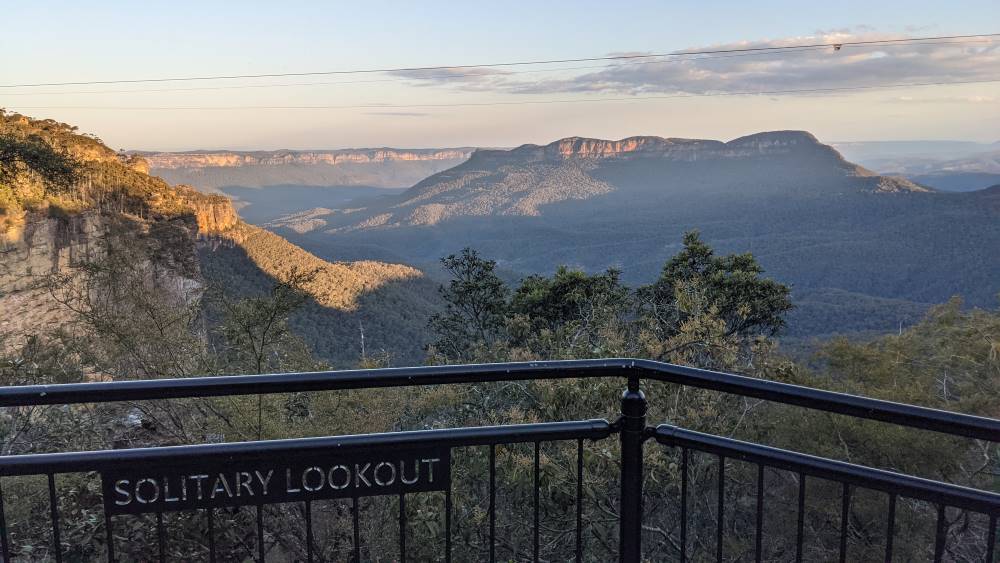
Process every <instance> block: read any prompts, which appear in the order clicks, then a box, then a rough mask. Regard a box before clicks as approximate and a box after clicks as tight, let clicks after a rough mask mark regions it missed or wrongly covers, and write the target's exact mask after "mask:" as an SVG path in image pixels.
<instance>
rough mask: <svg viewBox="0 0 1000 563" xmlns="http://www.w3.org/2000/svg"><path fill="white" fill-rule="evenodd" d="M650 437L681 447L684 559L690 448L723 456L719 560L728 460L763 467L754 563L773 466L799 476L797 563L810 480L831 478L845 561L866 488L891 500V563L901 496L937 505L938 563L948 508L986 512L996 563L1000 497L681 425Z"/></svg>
mask: <svg viewBox="0 0 1000 563" xmlns="http://www.w3.org/2000/svg"><path fill="white" fill-rule="evenodd" d="M648 436H649V437H651V438H654V439H655V440H656V441H657V442H658V443H660V444H663V445H665V446H670V447H676V448H680V449H681V464H680V471H681V510H680V512H681V514H680V518H681V539H680V551H681V561H685V560H686V559H687V544H688V542H687V537H686V535H687V533H686V529H687V518H688V506H687V504H688V501H687V498H688V491H687V489H688V458H689V455H688V450H694V451H698V452H703V453H706V454H713V455H716V456H718V467H719V469H718V485H717V487H718V491H717V495H718V497H717V498H718V506H717V508H716V516H717V522H716V550H717V553H716V558H717V559H718V560H719V561H721V560H722V559H723V546H724V535H725V534H724V532H725V525H724V514H725V510H726V506H725V502H724V499H725V492H724V491H725V485H726V479H725V462H726V460H727V459H733V460H739V461H744V462H749V463H754V464H757V469H758V471H757V493H756V494H757V503H756V522H755V528H756V529H755V545H754V550H755V552H754V560H755V561H758V562H759V561H762V560H763V553H762V552H763V542H762V540H763V519H764V494H765V491H764V468H765V467H770V468H773V469H780V470H785V471H790V472H793V473H796V474H797V475H798V480H799V487H798V514H797V519H798V522H797V528H796V538H795V547H796V559H795V560H796V561H802V560H803V544H804V516H805V498H806V484H805V483H806V477H815V478H820V479H826V480H828V481H833V482H835V483H839V484H841V486H842V489H841V517H840V530H839V533H840V547H839V551H840V561H842V562H843V561H847V560H848V558H847V537H848V519H849V514H850V504H851V488H852V487H860V488H864V489H870V490H874V491H879V492H883V493H886V494H887V495H888V496H889V507H888V516H887V523H886V530H887V531H886V544H885V560H886V561H892V560H893V545H894V542H893V536H894V534H895V514H896V503H897V496H904V497H908V498H912V499H916V500H920V501H925V502H928V503H931V504H933V505H935V506H936V507H937V523H936V529H937V532H936V534H935V545H934V561H941V560H942V558H943V556H944V551H945V544H946V541H947V537H946V532H945V526H946V523H945V508H946V507H954V508H958V509H962V510H968V511H971V512H978V513H980V514H984V515H986V516H987V518H988V519H989V523H988V526H987V531H986V538H985V539H986V553H985V559H984V560H985V561H987V562H988V563H991V562H992V561H993V560H994V554H995V549H996V542H997V518H998V516H1000V494H998V493H995V492H990V491H983V490H979V489H972V488H969V487H962V486H960V485H954V484H950V483H942V482H940V481H933V480H930V479H923V478H920V477H914V476H912V475H904V474H901V473H895V472H892V471H885V470H881V469H874V468H871V467H865V466H862V465H856V464H852V463H847V462H843V461H837V460H832V459H827V458H823V457H818V456H813V455H808V454H803V453H798V452H792V451H788V450H783V449H779V448H773V447H769V446H762V445H759V444H753V443H749V442H743V441H740V440H734V439H732V438H725V437H722V436H715V435H712V434H706V433H702V432H695V431H692V430H686V429H683V428H678V427H676V426H672V425H668V424H661V425H660V426H657V427H656V428H655V429H654V428H650V429H649V432H648Z"/></svg>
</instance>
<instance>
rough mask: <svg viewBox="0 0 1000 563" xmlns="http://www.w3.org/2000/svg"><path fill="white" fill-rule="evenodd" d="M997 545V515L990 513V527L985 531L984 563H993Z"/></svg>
mask: <svg viewBox="0 0 1000 563" xmlns="http://www.w3.org/2000/svg"><path fill="white" fill-rule="evenodd" d="M996 547H997V515H996V514H991V515H990V529H989V531H988V532H986V563H993V559H994V557H995V551H996Z"/></svg>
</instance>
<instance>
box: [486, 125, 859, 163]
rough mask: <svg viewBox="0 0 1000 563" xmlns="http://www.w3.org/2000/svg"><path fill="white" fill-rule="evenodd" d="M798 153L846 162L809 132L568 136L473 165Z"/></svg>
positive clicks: (492, 153) (495, 153) (493, 154)
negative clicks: (724, 137) (717, 137)
mask: <svg viewBox="0 0 1000 563" xmlns="http://www.w3.org/2000/svg"><path fill="white" fill-rule="evenodd" d="M795 151H803V152H814V153H815V152H821V153H823V154H824V155H825V156H828V157H830V158H832V159H835V160H840V161H841V162H843V159H841V158H840V155H839V154H838V153H837V151H835V150H834V149H832V148H831V147H829V146H827V145H824V144H822V143H820V142H819V141H818V140H817V139H816V137H814V136H813V135H812V134H811V133H808V132H806V131H771V132H766V133H756V134H754V135H748V136H746V137H740V138H738V139H734V140H732V141H729V142H722V141H714V140H709V139H678V138H663V137H653V136H642V137H628V138H625V139H621V140H618V141H610V140H604V139H588V138H584V137H568V138H566V139H560V140H558V141H554V142H552V143H549V144H547V145H544V146H539V145H522V146H520V147H517V148H515V149H513V150H509V151H505V150H478V151H476V152H475V153H474V154H473V155H472V157H471V159H470V162H472V163H477V162H484V161H485V162H489V161H501V160H522V161H529V162H537V161H553V162H555V161H560V160H567V159H630V158H642V157H655V158H661V159H668V160H680V161H695V160H705V159H711V158H741V157H751V156H762V155H783V154H788V153H791V152H795Z"/></svg>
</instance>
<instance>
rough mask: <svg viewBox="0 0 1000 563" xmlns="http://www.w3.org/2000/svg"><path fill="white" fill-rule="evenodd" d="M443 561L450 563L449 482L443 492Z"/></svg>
mask: <svg viewBox="0 0 1000 563" xmlns="http://www.w3.org/2000/svg"><path fill="white" fill-rule="evenodd" d="M444 530H445V531H444V561H445V563H451V482H450V481H449V482H448V488H447V489H445V491H444Z"/></svg>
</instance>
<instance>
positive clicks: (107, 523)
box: [4, 510, 115, 563]
mask: <svg viewBox="0 0 1000 563" xmlns="http://www.w3.org/2000/svg"><path fill="white" fill-rule="evenodd" d="M111 518H112V517H111V514H109V513H108V511H107V510H105V511H104V533H105V535H106V536H107V538H106V539H105V541H106V542H108V563H115V531H114V528H113V527H112V525H111ZM4 561H10V556H9V555H8V556H7V558H6V559H4Z"/></svg>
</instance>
